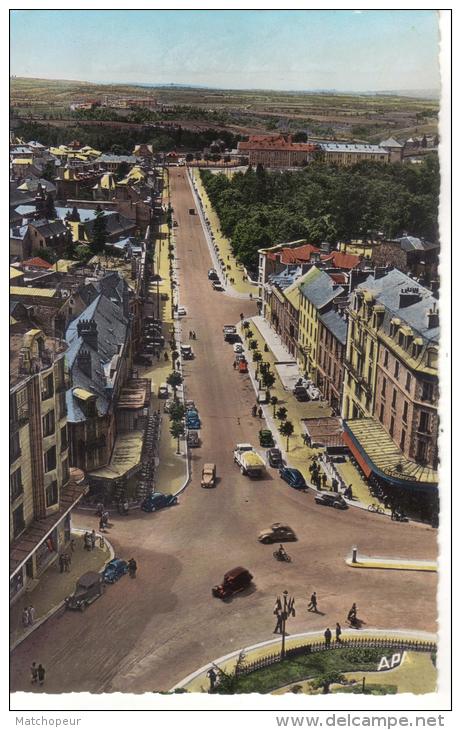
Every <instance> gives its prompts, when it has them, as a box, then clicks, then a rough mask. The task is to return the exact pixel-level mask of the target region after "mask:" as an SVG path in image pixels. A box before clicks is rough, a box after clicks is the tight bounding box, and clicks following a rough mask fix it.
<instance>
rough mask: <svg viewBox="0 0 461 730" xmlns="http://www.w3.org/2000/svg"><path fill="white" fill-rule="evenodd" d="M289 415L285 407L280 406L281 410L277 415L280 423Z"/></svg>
mask: <svg viewBox="0 0 461 730" xmlns="http://www.w3.org/2000/svg"><path fill="white" fill-rule="evenodd" d="M287 414H288V411H287V409H286V408H285V406H280V408H279V409H278V411H277V413H276V416H277V418H278V419H279V421H284V420H285V419H286V417H287Z"/></svg>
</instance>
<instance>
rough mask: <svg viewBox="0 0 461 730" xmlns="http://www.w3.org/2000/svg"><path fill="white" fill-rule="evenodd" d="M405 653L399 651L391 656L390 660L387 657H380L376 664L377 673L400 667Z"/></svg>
mask: <svg viewBox="0 0 461 730" xmlns="http://www.w3.org/2000/svg"><path fill="white" fill-rule="evenodd" d="M406 653H407V652H406V651H401V652H400V651H399V652H397V653H396V654H392V656H391V658H390V659H388V658H387V656H383V657H381V661H380V662H379V664H378V672H382V670H383V669H394V667H398V666H400V664H401V663H402V662H403V660H404V659H405V656H406Z"/></svg>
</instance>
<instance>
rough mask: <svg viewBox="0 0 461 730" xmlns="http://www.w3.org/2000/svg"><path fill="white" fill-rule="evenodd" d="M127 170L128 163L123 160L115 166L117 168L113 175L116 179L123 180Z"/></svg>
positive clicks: (128, 168)
mask: <svg viewBox="0 0 461 730" xmlns="http://www.w3.org/2000/svg"><path fill="white" fill-rule="evenodd" d="M129 171H130V165H129V164H128V162H125V161H123V162H121V163H120V164H119V165H118V166H117V169H116V171H115V177H116V178H117V180H123V178H124V177H126V176H127V175H128V173H129Z"/></svg>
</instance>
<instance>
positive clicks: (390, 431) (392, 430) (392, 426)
mask: <svg viewBox="0 0 461 730" xmlns="http://www.w3.org/2000/svg"><path fill="white" fill-rule="evenodd" d="M394 425H395V421H394V416H391V424H390V426H389V433H390V435H391V436H393V435H394Z"/></svg>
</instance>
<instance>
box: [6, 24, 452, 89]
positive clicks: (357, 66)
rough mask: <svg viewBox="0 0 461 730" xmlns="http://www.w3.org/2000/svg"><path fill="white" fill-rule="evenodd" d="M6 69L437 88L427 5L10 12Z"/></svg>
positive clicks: (90, 76)
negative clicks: (408, 7) (415, 7)
mask: <svg viewBox="0 0 461 730" xmlns="http://www.w3.org/2000/svg"><path fill="white" fill-rule="evenodd" d="M10 39H11V40H10V49H11V50H10V55H11V73H12V74H15V75H17V76H33V77H36V78H57V79H73V80H81V81H93V82H99V83H101V82H102V83H104V82H128V83H152V84H155V83H159V84H168V83H176V84H192V85H201V86H209V87H214V88H227V89H276V90H319V89H335V90H337V91H391V90H392V91H394V90H413V89H414V90H418V89H438V88H439V85H440V79H439V68H438V42H439V38H438V18H437V13H436V11H434V10H401V11H399V10H368V11H367V10H266V11H265V10H228V11H226V10H202V11H201V10H151V11H149V10H131V11H130V10H14V11H11V14H10Z"/></svg>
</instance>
